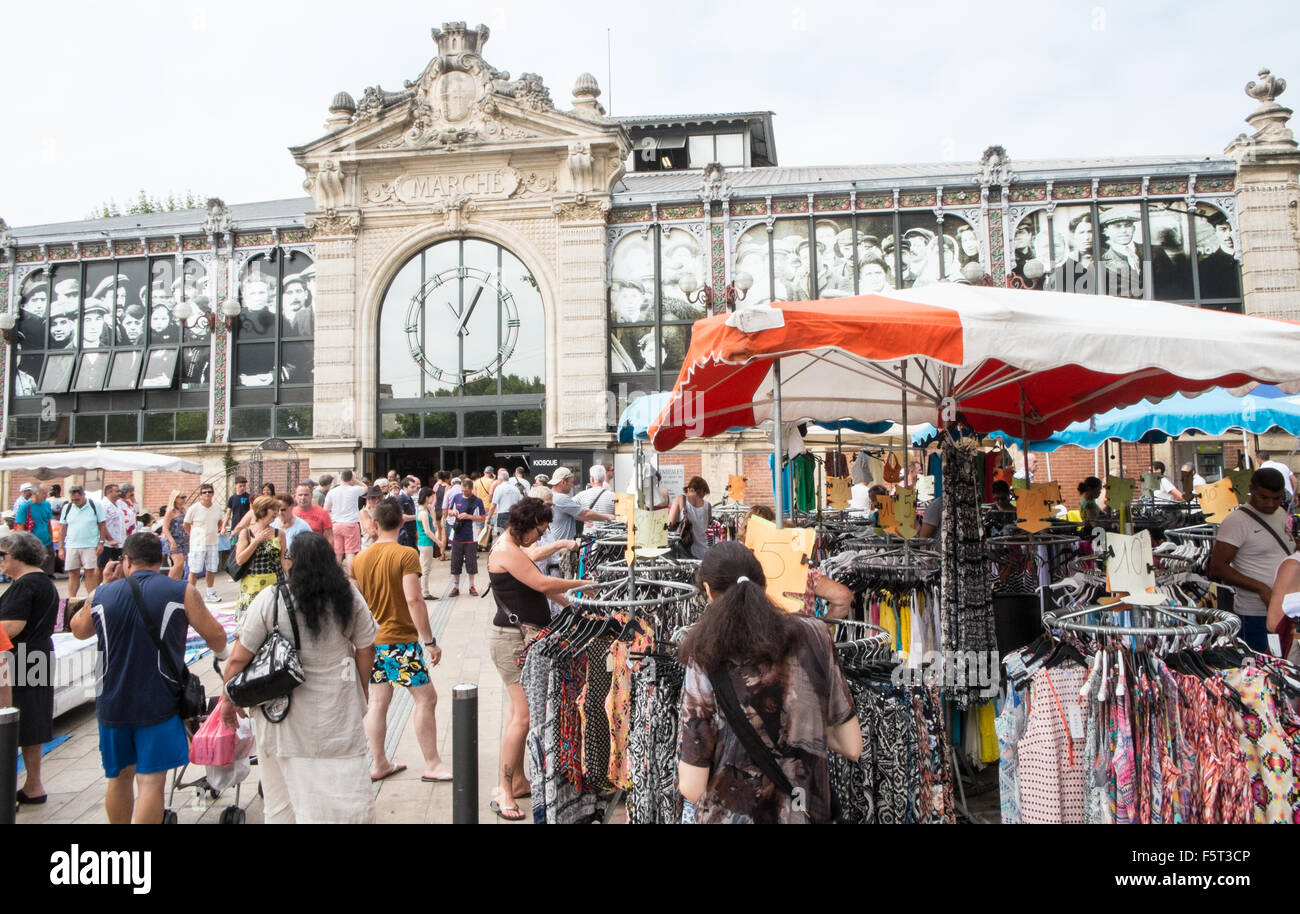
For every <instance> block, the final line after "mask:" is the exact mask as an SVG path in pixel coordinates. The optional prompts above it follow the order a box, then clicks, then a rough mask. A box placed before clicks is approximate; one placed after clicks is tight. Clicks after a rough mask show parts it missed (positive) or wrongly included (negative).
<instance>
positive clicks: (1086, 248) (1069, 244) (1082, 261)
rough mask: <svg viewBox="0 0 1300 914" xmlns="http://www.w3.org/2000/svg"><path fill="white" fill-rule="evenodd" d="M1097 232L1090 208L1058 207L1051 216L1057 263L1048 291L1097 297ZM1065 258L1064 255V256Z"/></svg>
mask: <svg viewBox="0 0 1300 914" xmlns="http://www.w3.org/2000/svg"><path fill="white" fill-rule="evenodd" d="M1095 235H1096V231H1095V228H1094V220H1093V215H1092V207H1091V206H1058V207H1057V208H1056V212H1054V213H1053V214H1052V237H1053V238H1054V239H1055V240H1054V241H1053V247H1054V250H1053V256H1054V258H1059V259H1058V260H1056V261H1055V263H1054V266H1053V268H1052V271H1051V273H1050V274H1049V275H1050V278H1051V281H1050V284H1049V286H1048V288H1051V289H1055V290H1056V291H1058V292H1078V293H1081V294H1096V291H1097V285H1098V283H1097V264H1096V261H1095V256H1094V245H1093V241H1094V237H1095ZM1062 255H1063V256H1062Z"/></svg>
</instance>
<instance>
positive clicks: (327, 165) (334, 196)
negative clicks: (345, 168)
mask: <svg viewBox="0 0 1300 914" xmlns="http://www.w3.org/2000/svg"><path fill="white" fill-rule="evenodd" d="M302 189H303V190H305V191H307V193H309V194H311V196H312V199H313V200H314V201H315V202H316V208H317V209H320V210H326V211H328V210H336V209H339V208H340V207H342V206H343V205H344V204H346V203H347V199H346V197H345V194H344V190H343V172H342V170H340V168H339V163H338V162H336V161H334V160H333V159H326V160H325V161H324V162H322V163H321V164H320V166H319V167H318V168H317V169H316V174H315V175H308V176H307V179H306V180H305V181H303V182H302Z"/></svg>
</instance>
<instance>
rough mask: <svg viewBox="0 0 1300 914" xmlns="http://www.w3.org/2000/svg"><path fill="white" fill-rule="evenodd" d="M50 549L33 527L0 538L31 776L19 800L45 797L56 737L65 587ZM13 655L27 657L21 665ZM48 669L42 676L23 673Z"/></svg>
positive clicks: (1, 614) (6, 617) (2, 606)
mask: <svg viewBox="0 0 1300 914" xmlns="http://www.w3.org/2000/svg"><path fill="white" fill-rule="evenodd" d="M45 557H46V550H45V546H43V545H42V544H41V541H40V540H38V539H37V538H36V537H34V536H32V534H30V533H26V532H19V533H11V534H9V535H8V536H6V537H5V538H4V539H0V572H3V573H4V574H6V575H8V576H9V577H10V578H12V579H13V583H12V584H10V585H9V589H8V590H6V591H5V593H4V596H3V597H0V626H3V627H4V632H5V634H6V635H8V636H9V640H10V641H12V642H13V645H14V650H15V654H14V658H13V659H12V660H11V661H10V665H11V668H13V673H14V675H13V677H12V679H13V690H12V695H13V703H14V706H15V707H16V708H18V711H19V713H20V715H21V716H20V717H19V719H18V745H19V746H20V747H21V748H22V752H23V766H24V768H25V769H26V772H27V778H26V780H25V782H24V783H23V787H22V789H21V790H19V791H18V796H17V799H18V802H19V803H20V804H21V803H44V802H45V799H46V794H45V785H44V784H42V783H41V746H42V745H43V744H45V743H47V742H49V741H50V740H51V739H53V738H54V682H53V678H52V675H51V674H52V673H53V670H54V641H53V637H52V636H53V635H54V623H55V620H56V619H57V618H58V614H59V592H58V591H57V590H55V589H54V582H53V581H51V580H50V579H49V578H48V577H46V575H45V571H44V570H43V567H42V566H43V565H44V563H45ZM13 660H18V661H21V663H22V669H21V670H20V669H17V668H16V667H17V665H16V664H15V663H14V662H13ZM37 670H44V671H45V675H44V676H43V677H39V679H38V681H37V682H27V681H25V679H26V678H27V677H25V676H24V675H23V674H24V673H34V672H35V671H37Z"/></svg>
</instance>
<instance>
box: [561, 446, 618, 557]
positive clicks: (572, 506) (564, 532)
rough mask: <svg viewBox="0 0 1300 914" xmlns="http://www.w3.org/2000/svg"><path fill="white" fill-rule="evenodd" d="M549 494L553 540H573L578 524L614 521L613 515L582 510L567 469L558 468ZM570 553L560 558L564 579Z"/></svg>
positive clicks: (570, 471)
mask: <svg viewBox="0 0 1300 914" xmlns="http://www.w3.org/2000/svg"><path fill="white" fill-rule="evenodd" d="M551 492H553V493H554V495H553V497H552V498H551V511H552V513H553V515H554V519H553V520H552V521H551V529H552V530H553V531H555V533H554V536H553V537H551V539H553V540H571V539H575V538H576V537H577V534H578V524H579V523H584V524H589V523H591V522H592V521H598V520H604V521H609V520H613V519H614V515H613V514H605V513H603V512H601V511H593V510H591V509H590V508H584V507H583V506H582V505H580V504H578V502H577V501H575V500H574V498H573V496H572V493H573V471H572V470H570V469H569V468H568V467H560V468H559V469H557V470H556V471H555V473H554V474H553V475H552V476H551ZM572 555H573V554H572V553H569V554H568V555H567V556H564V557H562V564H561V569H562V571H563V573H564V575H565V577H569V576H570V574H569V573H570V571H572V570H573V569H572Z"/></svg>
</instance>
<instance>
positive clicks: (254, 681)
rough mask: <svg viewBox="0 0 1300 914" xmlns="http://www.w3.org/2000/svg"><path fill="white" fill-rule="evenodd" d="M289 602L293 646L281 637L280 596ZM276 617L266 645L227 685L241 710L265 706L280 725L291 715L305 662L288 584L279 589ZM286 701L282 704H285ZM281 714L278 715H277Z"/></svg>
mask: <svg viewBox="0 0 1300 914" xmlns="http://www.w3.org/2000/svg"><path fill="white" fill-rule="evenodd" d="M282 594H283V595H284V597H285V600H286V601H287V602H288V604H289V605H288V608H287V611H288V615H289V624H290V625H291V626H292V627H293V643H292V644H291V643H289V639H287V638H285V637H284V635H282V634H280V596H281V595H282ZM273 605H274V615H273V617H272V621H271V631H270V632H269V633H268V634H267V636H266V640H265V641H263V642H262V646H261V647H259V648H258V649H257V653H256V654H255V655H254V656H253V659H252V660H251V661H250V662H249V664H248V666H246V667H244V668H243V669H242V670H240V671H239V672H238V673H236V674H235V675H234V676H232V677H230V681H229V682H227V683H226V695H228V696H229V697H230V700H231V701H233V702H234V703H235V704H236V705H238V706H239V707H241V708H249V707H252V706H253V705H273V706H270V707H264V708H263V709H262V711H263V713H264V714H266V718H267V720H269V721H271V722H272V723H278V722H280V721H281V720H283V719H284V715H285V714H287V713H288V712H289V693H290V692H292V691H293V690H294V689H296V688H298V686H300V685H302V681H303V679H305V678H306V677H305V676H304V675H303V671H302V662H301V660H300V659H299V657H298V645H299V644H301V639H300V637H299V634H298V620H297V618H295V616H294V612H293V596H292V594H290V593H289V590H288V588H287V587H285V585H283V584H280V585H277V586H276V588H275V601H274V604H273ZM281 700H282V701H281ZM273 715H278V716H273Z"/></svg>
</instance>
